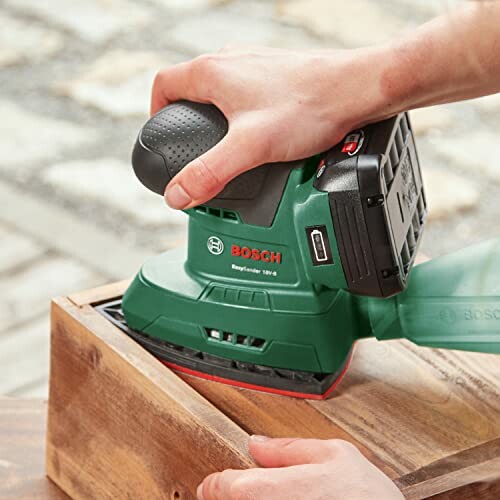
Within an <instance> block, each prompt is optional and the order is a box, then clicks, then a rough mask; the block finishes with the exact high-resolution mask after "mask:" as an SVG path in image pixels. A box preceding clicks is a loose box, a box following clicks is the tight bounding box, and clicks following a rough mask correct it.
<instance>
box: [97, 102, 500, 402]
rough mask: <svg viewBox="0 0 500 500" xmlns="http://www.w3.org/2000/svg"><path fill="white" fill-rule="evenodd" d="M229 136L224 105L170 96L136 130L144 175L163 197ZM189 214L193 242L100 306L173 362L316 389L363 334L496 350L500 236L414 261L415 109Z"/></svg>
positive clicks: (338, 372) (275, 387)
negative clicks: (192, 163) (188, 167)
mask: <svg viewBox="0 0 500 500" xmlns="http://www.w3.org/2000/svg"><path fill="white" fill-rule="evenodd" d="M227 131H228V123H227V120H226V118H225V117H224V115H223V114H222V113H221V112H220V110H219V109H218V108H216V107H215V106H213V105H210V104H200V103H194V102H188V101H179V102H176V103H173V104H171V105H169V106H167V107H165V108H164V109H163V110H161V111H160V112H159V113H158V114H156V115H155V116H153V117H152V118H151V119H150V120H149V121H148V122H147V123H146V124H145V125H144V127H143V128H142V130H141V131H140V134H139V137H138V140H137V142H136V145H135V148H134V151H133V156H132V163H133V167H134V171H135V173H136V175H137V177H138V178H139V180H140V181H141V182H142V183H143V184H144V185H145V186H146V187H147V188H149V189H150V190H152V191H154V192H156V193H158V194H163V193H164V191H165V187H166V185H167V184H168V183H169V182H170V180H171V179H172V178H173V177H174V176H175V175H176V174H177V173H178V172H179V171H180V170H182V168H183V167H184V166H186V165H187V164H188V163H189V162H190V161H192V160H193V159H195V158H197V157H198V156H200V155H201V154H203V153H204V152H206V151H207V150H209V149H210V148H212V147H213V146H214V145H215V144H217V143H218V142H219V141H220V140H221V139H222V138H223V137H224V135H225V134H226V133H227ZM251 147H253V145H252V144H250V143H249V144H248V148H251ZM242 154H244V152H242ZM227 161H228V162H229V161H231V158H228V159H227ZM137 208H138V209H139V208H140V207H137ZM186 212H187V213H188V215H189V226H188V244H187V247H185V248H179V249H175V250H172V251H168V252H166V253H163V254H161V255H158V256H155V257H152V258H150V259H149V260H148V261H147V262H146V263H145V264H144V265H143V267H142V269H141V270H140V271H139V273H138V274H137V276H136V277H135V279H134V281H133V282H132V284H131V285H130V286H129V288H128V290H127V291H126V293H125V295H124V297H123V300H121V301H114V302H111V303H108V304H103V305H102V306H101V308H100V309H101V312H102V313H103V314H105V315H106V316H107V317H108V318H109V319H111V320H112V321H113V322H114V323H115V324H117V325H118V326H119V327H120V328H121V329H122V330H124V331H125V332H126V333H127V334H128V335H130V336H131V337H132V338H134V339H135V340H136V341H137V342H139V343H140V344H141V345H142V346H144V347H145V348H146V349H147V350H149V351H150V352H151V353H153V354H154V355H155V356H157V357H158V358H159V359H160V360H162V361H163V362H164V363H165V364H167V365H168V366H169V367H171V368H173V369H174V370H178V371H182V372H185V373H190V374H196V375H198V376H201V377H205V378H208V379H210V380H215V381H219V382H225V383H229V384H233V385H237V386H241V387H247V388H255V389H259V390H263V391H267V392H274V393H281V394H286V395H291V396H296V397H307V398H315V399H321V398H325V397H327V396H328V394H329V393H330V392H331V391H332V390H333V388H334V387H335V385H336V384H337V383H338V381H339V380H340V379H341V377H342V375H343V374H344V372H345V371H346V368H347V365H348V363H349V359H350V357H351V353H352V349H353V345H354V343H355V342H356V341H357V340H358V339H362V338H366V337H372V336H374V337H376V338H377V339H378V340H387V339H395V338H406V339H409V340H411V341H412V342H414V343H416V344H419V345H423V346H430V347H442V348H447V349H464V350H471V351H484V352H490V353H500V240H492V241H488V242H485V243H482V244H480V245H477V246H473V247H470V248H466V249H463V250H461V251H459V252H457V253H454V254H451V255H447V256H444V257H440V258H437V259H435V260H432V261H429V262H427V263H425V264H421V265H419V266H415V267H414V268H413V269H412V267H413V263H414V259H415V255H416V253H417V249H418V247H419V243H420V240H421V237H422V231H423V227H424V224H425V219H426V213H427V206H426V199H425V192H424V188H423V183H422V176H421V170H420V166H419V160H418V156H417V151H416V148H415V142H414V136H413V133H412V128H411V125H410V122H409V119H408V115H407V114H406V113H403V114H400V115H398V116H395V117H392V118H390V119H387V120H385V121H382V122H379V123H376V124H371V125H367V126H365V127H363V128H362V129H360V130H355V131H353V132H352V133H350V134H349V135H348V136H347V137H346V138H345V139H344V140H343V141H342V142H341V143H340V144H338V145H337V146H335V147H334V148H332V149H331V150H329V151H327V152H325V153H324V154H321V155H318V156H314V157H311V158H307V159H304V160H301V161H296V162H291V163H281V164H280V163H276V164H268V165H263V166H260V167H258V168H256V169H254V170H251V171H248V172H246V173H244V174H242V175H240V176H239V177H237V178H235V179H234V180H233V181H231V182H230V183H229V184H227V186H226V187H225V189H224V190H223V191H222V192H221V193H220V194H219V195H218V196H216V197H215V198H214V199H212V200H210V201H209V202H208V203H206V204H204V205H202V206H198V207H196V208H193V209H190V210H187V211H186ZM410 274H411V280H410ZM394 376H397V374H394Z"/></svg>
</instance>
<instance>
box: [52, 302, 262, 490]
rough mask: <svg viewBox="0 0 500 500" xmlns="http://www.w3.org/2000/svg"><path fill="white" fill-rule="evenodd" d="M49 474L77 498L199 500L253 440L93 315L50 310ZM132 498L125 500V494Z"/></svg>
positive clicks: (58, 306) (240, 464)
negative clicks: (202, 485) (201, 490)
mask: <svg viewBox="0 0 500 500" xmlns="http://www.w3.org/2000/svg"><path fill="white" fill-rule="evenodd" d="M49 402H50V405H49V420H48V434H47V473H48V475H49V477H50V478H51V479H52V480H53V481H54V482H56V484H58V485H59V486H60V487H61V488H62V489H63V490H64V491H65V492H66V493H68V494H69V495H70V496H71V497H72V498H82V499H83V498H85V499H87V498H99V499H105V498H110V499H112V498H113V499H114V498H122V497H123V496H125V495H126V496H127V497H128V498H169V499H170V498H193V497H194V496H195V489H196V486H197V484H199V482H201V480H202V479H203V478H204V477H205V476H206V475H207V474H210V473H211V472H214V471H216V470H219V469H220V468H245V467H250V466H252V465H253V462H252V460H251V459H250V457H249V456H248V452H247V446H246V443H247V439H248V435H247V434H246V433H245V432H244V431H243V430H242V429H241V428H239V427H238V426H237V425H236V424H235V423H234V422H232V421H231V420H230V419H229V418H228V417H226V416H225V415H223V414H222V413H221V412H219V411H218V410H217V409H216V408H214V407H213V406H212V405H211V404H210V403H208V402H207V401H206V400H205V399H204V398H203V397H202V396H200V395H199V394H198V393H197V392H196V391H195V390H194V389H192V388H191V387H189V386H188V385H187V384H185V383H184V382H183V381H182V380H181V379H179V378H178V377H177V376H176V375H175V374H174V373H172V372H171V371H170V370H168V369H167V368H165V367H164V366H163V365H162V364H161V363H159V362H158V361H157V360H155V359H154V358H153V357H152V356H150V355H149V354H148V353H146V352H145V351H144V350H143V349H141V348H140V347H139V346H138V345H137V344H135V342H133V341H132V340H131V339H129V338H128V337H127V336H125V335H124V334H122V333H121V332H119V330H117V329H116V328H115V327H114V326H113V325H111V324H110V323H109V322H108V321H107V320H105V319H104V318H103V317H102V316H100V315H99V314H98V313H96V312H95V311H94V310H93V309H92V308H91V307H90V306H82V307H77V306H75V305H74V304H73V303H72V302H70V301H69V300H67V299H64V298H62V299H57V300H55V301H54V302H53V305H52V339H51V373H50V396H49ZM125 492H126V493H125Z"/></svg>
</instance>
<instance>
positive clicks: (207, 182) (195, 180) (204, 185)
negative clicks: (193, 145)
mask: <svg viewBox="0 0 500 500" xmlns="http://www.w3.org/2000/svg"><path fill="white" fill-rule="evenodd" d="M190 172H191V185H192V186H193V188H194V189H195V191H196V192H200V193H201V191H203V192H204V193H207V194H211V193H213V192H215V191H217V190H218V189H219V187H220V186H221V184H223V182H222V180H221V179H220V178H219V176H218V175H217V172H216V168H215V167H214V166H213V164H209V163H207V162H206V161H204V160H203V158H198V159H197V160H195V161H194V163H193V165H192V168H191V169H190ZM195 194H197V193H195Z"/></svg>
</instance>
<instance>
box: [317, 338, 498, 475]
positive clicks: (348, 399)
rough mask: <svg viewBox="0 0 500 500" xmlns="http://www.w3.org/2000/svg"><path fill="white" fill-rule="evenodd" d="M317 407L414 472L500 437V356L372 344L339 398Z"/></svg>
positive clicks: (360, 351)
mask: <svg viewBox="0 0 500 500" xmlns="http://www.w3.org/2000/svg"><path fill="white" fill-rule="evenodd" d="M310 404H311V406H313V407H314V408H316V409H317V410H318V411H320V412H321V413H322V414H324V415H326V416H327V417H328V418H329V419H330V420H332V421H333V422H335V423H336V424H337V425H339V426H341V427H343V428H345V429H346V430H347V431H348V432H349V433H350V434H351V435H353V436H354V437H355V438H356V439H358V440H359V441H360V442H362V443H363V444H364V445H365V446H367V447H368V448H370V449H371V450H373V451H374V452H375V453H377V454H378V455H380V456H382V457H383V458H384V459H385V460H386V461H387V462H388V463H390V464H392V465H393V466H394V467H396V468H398V470H400V471H401V472H402V473H403V474H407V473H410V472H412V471H414V470H417V469H420V468H421V467H424V466H425V465H427V464H429V463H432V462H435V461H437V460H440V459H442V458H444V457H447V456H449V455H453V454H455V453H457V452H459V451H461V450H465V449H468V448H470V447H473V446H475V445H477V444H478V443H482V442H485V441H489V440H494V439H496V438H498V437H500V357H498V356H496V355H488V354H480V353H465V352H458V351H444V350H437V349H428V348H419V347H417V346H415V345H413V344H411V343H410V342H407V341H390V342H377V341H376V340H374V339H370V340H365V341H362V342H359V343H358V345H357V348H356V352H355V355H354V357H353V362H352V364H351V366H350V367H349V370H348V373H347V376H346V377H345V379H344V381H343V382H342V383H341V385H340V386H339V390H338V391H337V393H336V394H334V397H333V398H331V399H329V400H327V401H321V402H311V403H310Z"/></svg>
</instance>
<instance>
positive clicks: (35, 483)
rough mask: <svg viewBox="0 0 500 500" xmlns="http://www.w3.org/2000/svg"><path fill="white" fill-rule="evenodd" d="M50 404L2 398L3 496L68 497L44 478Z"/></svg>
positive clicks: (8, 499) (25, 499)
mask: <svg viewBox="0 0 500 500" xmlns="http://www.w3.org/2000/svg"><path fill="white" fill-rule="evenodd" d="M46 415H47V403H46V402H44V401H41V400H28V399H13V398H5V397H0V498H1V499H2V500H14V499H15V500H67V499H68V496H67V495H65V494H64V493H63V492H62V491H61V490H60V489H59V488H58V487H57V486H56V485H55V484H53V483H52V482H51V481H50V480H49V479H48V478H46V477H45V463H44V459H45V454H44V448H45V426H46Z"/></svg>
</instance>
